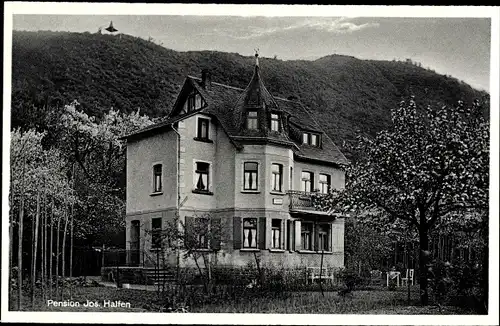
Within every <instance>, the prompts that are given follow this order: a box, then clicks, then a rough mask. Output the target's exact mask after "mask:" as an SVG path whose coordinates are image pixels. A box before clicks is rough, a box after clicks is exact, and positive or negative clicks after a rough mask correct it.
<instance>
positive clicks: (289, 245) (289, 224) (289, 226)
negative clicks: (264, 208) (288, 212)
mask: <svg viewBox="0 0 500 326" xmlns="http://www.w3.org/2000/svg"><path fill="white" fill-rule="evenodd" d="M293 235H294V229H293V221H290V220H288V221H286V250H289V251H292V250H293Z"/></svg>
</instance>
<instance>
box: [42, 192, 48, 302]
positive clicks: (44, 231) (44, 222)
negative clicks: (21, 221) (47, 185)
mask: <svg viewBox="0 0 500 326" xmlns="http://www.w3.org/2000/svg"><path fill="white" fill-rule="evenodd" d="M42 207H43V215H42V225H41V230H42V299H43V301H44V302H45V301H46V300H47V298H46V296H45V295H46V285H47V193H46V190H45V189H44V191H43V201H42Z"/></svg>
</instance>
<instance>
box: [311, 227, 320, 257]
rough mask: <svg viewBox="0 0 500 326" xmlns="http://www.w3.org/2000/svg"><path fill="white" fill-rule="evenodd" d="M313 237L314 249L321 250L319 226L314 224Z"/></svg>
mask: <svg viewBox="0 0 500 326" xmlns="http://www.w3.org/2000/svg"><path fill="white" fill-rule="evenodd" d="M312 236H313V241H314V245H313V248H314V250H315V251H318V250H319V224H318V223H314V224H313V234H312Z"/></svg>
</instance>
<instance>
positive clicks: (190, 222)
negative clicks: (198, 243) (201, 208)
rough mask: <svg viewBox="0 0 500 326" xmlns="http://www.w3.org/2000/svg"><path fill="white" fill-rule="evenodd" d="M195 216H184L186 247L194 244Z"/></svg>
mask: <svg viewBox="0 0 500 326" xmlns="http://www.w3.org/2000/svg"><path fill="white" fill-rule="evenodd" d="M193 226H194V217H193V216H186V217H184V247H186V248H188V249H189V248H190V247H191V246H192V244H193V239H194V237H193V236H194V235H193V230H194V227H193Z"/></svg>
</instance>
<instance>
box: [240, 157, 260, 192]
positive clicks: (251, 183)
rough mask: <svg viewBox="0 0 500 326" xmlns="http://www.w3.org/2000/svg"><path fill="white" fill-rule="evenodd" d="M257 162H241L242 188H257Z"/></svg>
mask: <svg viewBox="0 0 500 326" xmlns="http://www.w3.org/2000/svg"><path fill="white" fill-rule="evenodd" d="M258 167H259V164H258V163H255V162H245V163H244V164H243V170H244V171H243V190H257V180H258V179H257V176H258Z"/></svg>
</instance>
